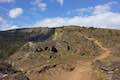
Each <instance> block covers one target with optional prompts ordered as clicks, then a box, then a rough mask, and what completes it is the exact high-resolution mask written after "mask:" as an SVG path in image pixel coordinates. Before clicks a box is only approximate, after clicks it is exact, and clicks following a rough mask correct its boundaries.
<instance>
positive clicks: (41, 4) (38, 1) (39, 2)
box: [32, 0, 47, 11]
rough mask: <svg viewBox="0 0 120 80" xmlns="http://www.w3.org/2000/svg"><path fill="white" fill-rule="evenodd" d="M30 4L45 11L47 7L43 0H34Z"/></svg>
mask: <svg viewBox="0 0 120 80" xmlns="http://www.w3.org/2000/svg"><path fill="white" fill-rule="evenodd" d="M32 4H33V5H35V6H37V7H38V8H39V9H40V10H41V11H45V10H46V9H47V4H46V3H45V2H43V0H35V2H34V3H32Z"/></svg>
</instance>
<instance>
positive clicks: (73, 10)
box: [0, 0, 120, 30]
mask: <svg viewBox="0 0 120 80" xmlns="http://www.w3.org/2000/svg"><path fill="white" fill-rule="evenodd" d="M119 5H120V0H0V30H9V29H16V28H31V27H59V26H68V25H78V26H86V27H98V28H114V29H120V7H119Z"/></svg>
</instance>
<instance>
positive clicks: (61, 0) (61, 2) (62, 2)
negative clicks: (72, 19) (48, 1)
mask: <svg viewBox="0 0 120 80" xmlns="http://www.w3.org/2000/svg"><path fill="white" fill-rule="evenodd" d="M56 1H57V2H58V3H59V4H60V5H61V6H63V4H64V0H56Z"/></svg>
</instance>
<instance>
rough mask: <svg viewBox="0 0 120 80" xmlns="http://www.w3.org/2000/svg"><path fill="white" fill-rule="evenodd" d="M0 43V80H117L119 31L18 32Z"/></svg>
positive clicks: (57, 29)
mask: <svg viewBox="0 0 120 80" xmlns="http://www.w3.org/2000/svg"><path fill="white" fill-rule="evenodd" d="M8 33H9V34H8ZM15 34H16V35H15ZM3 36H6V37H7V38H4V37H3ZM1 39H2V40H1ZM0 40H1V41H2V43H1V44H0V54H1V57H2V58H1V63H0V80H120V77H119V76H120V75H119V74H120V65H119V64H120V55H119V53H120V50H119V49H120V31H119V30H108V29H95V28H84V27H83V28H82V27H81V28H79V27H73V26H71V27H63V28H62V27H61V28H56V29H55V28H52V29H48V28H43V29H42V28H36V29H21V30H10V31H7V32H0ZM4 41H7V43H4ZM11 41H12V42H11ZM13 41H14V42H13ZM8 43H9V44H10V45H7V44H8ZM18 43H19V44H18ZM13 44H14V45H13ZM5 45H7V47H6V46H5ZM13 51H14V53H13ZM3 53H7V56H4V55H2V54H3ZM9 53H10V54H9ZM3 57H4V58H3ZM86 76H87V77H86Z"/></svg>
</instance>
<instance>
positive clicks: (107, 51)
mask: <svg viewBox="0 0 120 80" xmlns="http://www.w3.org/2000/svg"><path fill="white" fill-rule="evenodd" d="M84 37H85V38H86V39H87V40H90V41H93V42H94V43H95V44H96V45H97V46H98V47H100V48H101V49H102V50H103V52H101V53H100V55H99V56H97V57H96V58H95V59H94V61H96V60H103V59H105V58H107V57H108V56H110V53H111V50H110V49H108V48H105V47H104V46H103V45H102V44H101V43H100V42H99V41H98V40H96V39H94V38H89V37H87V36H84Z"/></svg>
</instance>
